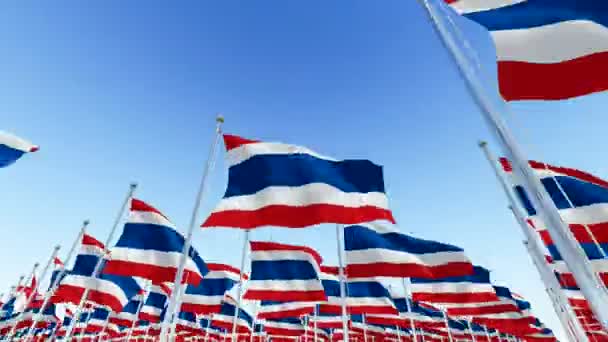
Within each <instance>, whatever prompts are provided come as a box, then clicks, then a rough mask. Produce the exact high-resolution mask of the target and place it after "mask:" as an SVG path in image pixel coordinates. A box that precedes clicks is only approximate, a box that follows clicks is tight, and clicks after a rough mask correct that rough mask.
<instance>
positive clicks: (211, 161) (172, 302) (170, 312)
mask: <svg viewBox="0 0 608 342" xmlns="http://www.w3.org/2000/svg"><path fill="white" fill-rule="evenodd" d="M215 123H216V126H215V134H214V137H213V143H212V144H211V150H210V152H209V157H208V158H207V162H206V164H205V169H204V171H203V176H202V178H201V183H200V186H199V188H198V193H197V194H196V199H195V201H194V209H193V210H192V216H191V217H190V225H189V227H188V233H187V234H186V239H185V241H184V249H183V250H182V256H181V259H180V263H179V267H178V269H177V272H176V274H175V280H174V282H173V283H174V284H175V289H174V291H173V292H171V298H170V299H169V306H168V308H167V314H166V315H165V320H164V322H162V324H161V332H160V341H161V342H166V341H167V336H166V335H167V331H168V330H169V328H170V326H171V325H172V324H173V318H174V316H175V312H176V309H177V297H178V296H179V294H180V291H179V288H180V286H181V283H182V281H181V280H182V278H183V276H184V267H185V266H186V260H187V256H188V254H189V252H190V245H191V244H192V233H193V232H194V227H195V226H196V225H197V222H198V212H199V209H200V206H201V202H202V200H203V196H204V194H205V191H206V189H207V178H208V176H209V174H210V173H211V171H212V170H213V167H214V165H215V152H216V150H217V145H219V140H220V137H221V136H222V124H223V123H224V118H223V117H222V116H221V115H218V116H217V117H216V119H215Z"/></svg>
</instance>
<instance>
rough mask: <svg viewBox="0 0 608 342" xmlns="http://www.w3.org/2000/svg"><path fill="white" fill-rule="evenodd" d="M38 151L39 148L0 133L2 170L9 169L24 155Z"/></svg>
mask: <svg viewBox="0 0 608 342" xmlns="http://www.w3.org/2000/svg"><path fill="white" fill-rule="evenodd" d="M36 151H38V146H36V145H33V144H32V143H30V142H29V141H26V140H24V139H21V138H19V137H17V136H14V135H12V134H9V133H6V132H0V168H3V167H7V166H9V165H11V164H13V163H14V162H16V161H17V160H18V159H19V158H21V157H22V156H23V155H24V154H26V153H29V152H36Z"/></svg>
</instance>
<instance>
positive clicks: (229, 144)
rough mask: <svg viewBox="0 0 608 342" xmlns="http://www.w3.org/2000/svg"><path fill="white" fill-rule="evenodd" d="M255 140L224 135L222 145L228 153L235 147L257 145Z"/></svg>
mask: <svg viewBox="0 0 608 342" xmlns="http://www.w3.org/2000/svg"><path fill="white" fill-rule="evenodd" d="M257 142H259V141H257V140H251V139H245V138H241V137H239V136H236V135H230V134H224V145H226V151H230V150H232V149H235V148H237V147H240V146H243V145H247V144H253V143H257Z"/></svg>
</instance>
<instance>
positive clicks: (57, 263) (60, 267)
mask: <svg viewBox="0 0 608 342" xmlns="http://www.w3.org/2000/svg"><path fill="white" fill-rule="evenodd" d="M53 265H54V267H55V268H54V270H53V273H51V280H50V281H49V289H48V290H49V291H51V290H52V289H53V287H54V286H55V287H56V286H57V285H58V284H59V282H60V281H61V279H63V277H65V273H66V271H65V265H64V264H63V262H62V261H61V259H59V258H57V257H55V259H53Z"/></svg>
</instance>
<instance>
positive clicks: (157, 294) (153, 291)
mask: <svg viewBox="0 0 608 342" xmlns="http://www.w3.org/2000/svg"><path fill="white" fill-rule="evenodd" d="M170 296H171V290H170V289H169V288H168V287H167V286H166V285H165V286H161V285H152V286H151V287H150V293H148V297H147V298H146V301H145V302H144V306H142V308H141V310H140V312H139V319H141V320H144V321H147V322H150V323H160V322H161V321H162V317H163V316H164V315H163V313H164V312H165V310H166V308H167V304H168V299H169V297H170Z"/></svg>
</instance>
